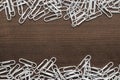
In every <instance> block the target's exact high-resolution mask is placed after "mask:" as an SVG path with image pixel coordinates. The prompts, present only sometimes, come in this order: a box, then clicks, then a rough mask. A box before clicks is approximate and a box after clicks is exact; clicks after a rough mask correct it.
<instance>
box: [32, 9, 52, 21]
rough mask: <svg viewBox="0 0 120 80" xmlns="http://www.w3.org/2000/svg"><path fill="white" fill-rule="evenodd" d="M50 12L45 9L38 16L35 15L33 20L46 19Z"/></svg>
mask: <svg viewBox="0 0 120 80" xmlns="http://www.w3.org/2000/svg"><path fill="white" fill-rule="evenodd" d="M49 12H50V11H49V10H48V9H44V10H42V11H40V12H38V13H37V14H36V15H34V17H33V20H34V21H36V20H39V19H40V18H42V17H44V16H45V15H47V14H48V13H49Z"/></svg>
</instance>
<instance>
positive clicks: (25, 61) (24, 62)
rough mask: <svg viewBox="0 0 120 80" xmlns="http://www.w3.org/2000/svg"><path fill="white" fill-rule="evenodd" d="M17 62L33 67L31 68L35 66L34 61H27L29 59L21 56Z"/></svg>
mask: <svg viewBox="0 0 120 80" xmlns="http://www.w3.org/2000/svg"><path fill="white" fill-rule="evenodd" d="M19 62H20V63H21V64H24V65H25V66H29V67H33V68H35V67H36V66H37V64H36V63H34V62H32V61H29V60H27V59H23V58H20V59H19Z"/></svg>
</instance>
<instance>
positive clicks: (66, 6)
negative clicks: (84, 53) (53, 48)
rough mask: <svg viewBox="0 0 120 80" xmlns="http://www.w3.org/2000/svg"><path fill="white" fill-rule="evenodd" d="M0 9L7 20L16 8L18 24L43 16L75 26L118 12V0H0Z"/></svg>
mask: <svg viewBox="0 0 120 80" xmlns="http://www.w3.org/2000/svg"><path fill="white" fill-rule="evenodd" d="M2 10H5V14H6V17H7V20H11V19H12V17H14V16H15V15H16V10H17V13H18V14H19V15H20V18H19V23H20V24H22V23H24V22H25V21H26V19H27V18H28V19H30V20H31V19H32V20H34V21H36V20H39V19H41V18H43V19H44V21H45V22H49V21H53V20H57V19H60V18H64V20H69V19H70V20H71V23H72V26H73V27H75V26H77V25H80V24H81V23H83V22H85V21H90V20H92V19H94V18H97V17H99V16H101V15H102V14H105V15H106V16H108V17H109V18H111V17H112V14H113V13H120V0H0V11H2Z"/></svg>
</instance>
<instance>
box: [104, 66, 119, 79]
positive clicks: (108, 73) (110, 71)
mask: <svg viewBox="0 0 120 80" xmlns="http://www.w3.org/2000/svg"><path fill="white" fill-rule="evenodd" d="M116 72H118V67H115V68H113V69H110V70H109V71H108V72H106V73H105V75H104V77H108V76H112V75H114V74H115V73H116Z"/></svg>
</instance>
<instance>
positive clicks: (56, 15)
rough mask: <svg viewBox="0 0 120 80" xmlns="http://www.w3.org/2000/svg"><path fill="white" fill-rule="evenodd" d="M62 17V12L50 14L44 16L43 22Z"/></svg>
mask: <svg viewBox="0 0 120 80" xmlns="http://www.w3.org/2000/svg"><path fill="white" fill-rule="evenodd" d="M60 18H62V14H59V13H58V14H52V15H49V16H46V17H45V18H44V21H45V22H49V21H53V20H57V19H60Z"/></svg>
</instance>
